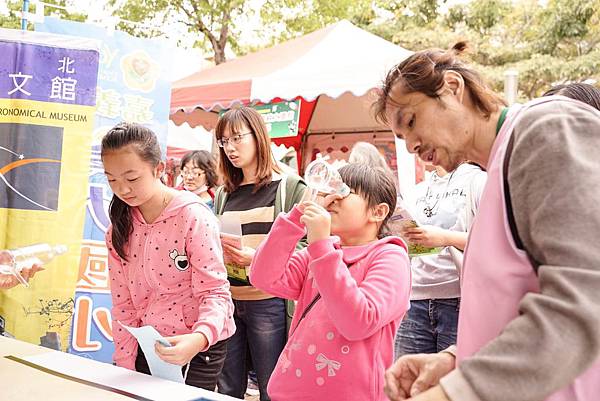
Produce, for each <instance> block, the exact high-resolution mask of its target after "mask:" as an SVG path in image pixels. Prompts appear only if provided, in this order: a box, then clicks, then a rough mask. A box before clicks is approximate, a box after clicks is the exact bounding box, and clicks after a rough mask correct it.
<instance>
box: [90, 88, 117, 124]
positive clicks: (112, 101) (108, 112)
mask: <svg viewBox="0 0 600 401" xmlns="http://www.w3.org/2000/svg"><path fill="white" fill-rule="evenodd" d="M96 104H97V108H96V113H97V114H98V115H100V116H102V117H108V118H117V117H119V116H120V115H121V94H120V93H119V92H117V91H116V90H114V89H106V90H103V89H102V88H100V87H97V88H96Z"/></svg>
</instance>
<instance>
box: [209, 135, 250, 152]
mask: <svg viewBox="0 0 600 401" xmlns="http://www.w3.org/2000/svg"><path fill="white" fill-rule="evenodd" d="M246 135H252V132H244V133H243V134H237V135H234V136H231V137H229V138H221V139H217V145H219V147H220V148H224V147H225V146H227V144H228V143H229V141H231V143H232V144H233V145H239V144H240V143H242V139H244V137H245V136H246Z"/></svg>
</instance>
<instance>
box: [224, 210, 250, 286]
mask: <svg viewBox="0 0 600 401" xmlns="http://www.w3.org/2000/svg"><path fill="white" fill-rule="evenodd" d="M219 223H220V225H221V244H222V245H229V246H231V247H233V248H236V249H242V225H241V223H240V220H239V218H237V216H231V215H227V214H225V215H221V216H219ZM223 262H224V263H225V267H226V268H227V276H228V277H229V278H231V279H234V280H237V281H240V282H242V283H243V284H250V280H248V272H247V270H246V268H245V267H244V266H240V265H238V264H236V263H234V262H233V261H232V260H231V256H230V255H229V253H228V252H226V251H224V252H223Z"/></svg>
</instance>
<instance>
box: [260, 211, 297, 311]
mask: <svg viewBox="0 0 600 401" xmlns="http://www.w3.org/2000/svg"><path fill="white" fill-rule="evenodd" d="M301 216H302V212H300V210H299V209H298V207H297V206H295V207H294V208H293V209H292V210H291V211H290V212H289V213H288V214H284V213H281V214H280V215H279V216H277V218H276V219H275V221H274V222H273V226H272V227H271V231H270V232H269V235H268V236H267V238H266V239H265V240H264V241H263V243H262V244H261V245H260V246H259V247H258V249H257V251H256V255H255V256H254V259H253V260H252V266H251V267H250V281H251V282H252V285H253V286H255V287H256V288H259V289H261V290H263V291H266V292H268V293H269V294H272V295H275V296H278V297H281V298H285V299H292V300H298V298H299V297H300V292H301V291H302V286H303V284H304V281H305V279H306V273H307V271H306V270H307V265H308V263H309V258H308V255H307V253H306V251H305V250H303V251H298V252H296V244H297V243H298V240H299V239H300V238H302V237H303V236H304V233H305V230H304V227H303V225H302V223H300V217H301Z"/></svg>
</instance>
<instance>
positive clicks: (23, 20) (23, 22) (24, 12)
mask: <svg viewBox="0 0 600 401" xmlns="http://www.w3.org/2000/svg"><path fill="white" fill-rule="evenodd" d="M28 13H29V0H23V10H22V15H21V29H22V30H24V31H26V30H27V14H28Z"/></svg>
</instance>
